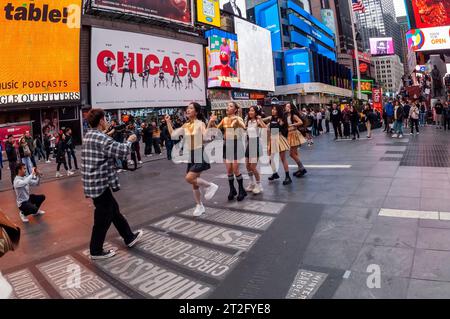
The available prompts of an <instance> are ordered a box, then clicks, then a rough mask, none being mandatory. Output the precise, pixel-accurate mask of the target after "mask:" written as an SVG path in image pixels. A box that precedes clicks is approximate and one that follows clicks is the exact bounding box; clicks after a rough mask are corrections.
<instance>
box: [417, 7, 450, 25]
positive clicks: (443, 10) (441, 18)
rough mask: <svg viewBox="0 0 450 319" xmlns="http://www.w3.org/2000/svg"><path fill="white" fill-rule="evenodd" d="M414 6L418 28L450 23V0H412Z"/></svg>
mask: <svg viewBox="0 0 450 319" xmlns="http://www.w3.org/2000/svg"><path fill="white" fill-rule="evenodd" d="M412 8H413V11H414V20H415V21H416V27H417V28H431V27H440V26H446V25H447V26H448V25H450V0H442V1H429V0H412Z"/></svg>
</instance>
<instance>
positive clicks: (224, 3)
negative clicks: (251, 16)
mask: <svg viewBox="0 0 450 319" xmlns="http://www.w3.org/2000/svg"><path fill="white" fill-rule="evenodd" d="M220 9H222V10H223V11H225V12H226V13H229V14H232V15H235V16H236V17H239V18H244V19H246V18H247V5H246V3H245V0H220Z"/></svg>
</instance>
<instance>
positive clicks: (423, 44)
mask: <svg viewBox="0 0 450 319" xmlns="http://www.w3.org/2000/svg"><path fill="white" fill-rule="evenodd" d="M406 43H407V44H408V49H410V50H413V51H436V50H438V51H439V50H446V49H448V48H449V44H450V26H446V27H437V28H424V29H413V30H409V31H408V32H407V33H406Z"/></svg>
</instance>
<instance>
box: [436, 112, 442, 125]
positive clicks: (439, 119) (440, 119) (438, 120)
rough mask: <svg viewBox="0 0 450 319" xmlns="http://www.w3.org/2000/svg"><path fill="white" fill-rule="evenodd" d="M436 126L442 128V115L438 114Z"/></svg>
mask: <svg viewBox="0 0 450 319" xmlns="http://www.w3.org/2000/svg"><path fill="white" fill-rule="evenodd" d="M436 126H438V127H441V126H442V114H436Z"/></svg>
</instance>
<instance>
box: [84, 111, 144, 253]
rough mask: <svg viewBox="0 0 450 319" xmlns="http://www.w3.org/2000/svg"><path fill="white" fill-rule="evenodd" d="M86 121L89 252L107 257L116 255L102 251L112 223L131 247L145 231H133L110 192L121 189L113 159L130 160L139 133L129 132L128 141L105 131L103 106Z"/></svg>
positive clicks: (85, 160) (85, 184) (85, 155)
mask: <svg viewBox="0 0 450 319" xmlns="http://www.w3.org/2000/svg"><path fill="white" fill-rule="evenodd" d="M87 121H88V123H89V126H90V129H89V130H88V132H87V133H86V135H85V137H84V143H83V148H82V151H81V175H82V178H81V180H82V182H83V188H84V193H85V195H86V197H88V198H92V200H93V202H94V206H95V211H94V227H93V228H92V236H91V243H90V253H91V259H106V258H110V257H113V256H114V255H115V254H116V252H115V251H114V250H103V244H104V242H105V238H106V233H107V232H108V229H109V227H110V226H111V223H113V224H114V226H115V227H116V228H117V230H118V232H119V234H120V235H121V236H122V238H123V239H124V241H125V245H127V246H128V247H129V248H131V247H133V246H134V245H135V244H136V243H137V242H138V240H139V239H140V238H141V237H142V234H143V232H142V231H141V230H139V231H137V232H136V233H133V232H132V231H131V228H130V225H129V224H128V222H127V220H126V219H125V217H124V216H123V215H122V214H121V213H120V209H119V204H118V203H117V202H116V200H115V199H114V197H113V194H112V192H111V191H113V192H117V191H119V190H120V184H119V178H118V176H117V173H116V171H115V169H114V162H115V160H116V159H120V160H123V161H126V160H127V157H128V155H129V154H130V151H131V144H132V143H133V142H135V141H136V135H134V134H132V135H130V136H129V137H128V140H127V142H126V143H119V142H117V141H115V140H113V139H112V138H111V137H109V136H108V135H106V134H105V133H103V132H105V131H106V130H107V127H108V124H107V122H106V120H105V112H104V111H103V110H102V109H91V110H90V111H89V113H88V115H87Z"/></svg>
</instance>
